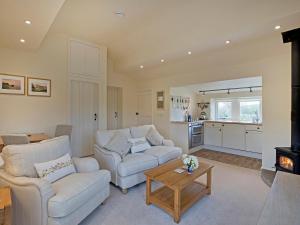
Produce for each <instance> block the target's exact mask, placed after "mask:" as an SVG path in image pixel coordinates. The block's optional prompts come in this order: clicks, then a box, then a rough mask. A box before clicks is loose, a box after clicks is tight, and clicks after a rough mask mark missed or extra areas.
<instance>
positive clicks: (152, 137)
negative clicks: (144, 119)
mask: <svg viewBox="0 0 300 225" xmlns="http://www.w3.org/2000/svg"><path fill="white" fill-rule="evenodd" d="M146 138H147V140H148V141H149V142H150V144H151V145H154V146H156V145H163V141H164V137H163V136H161V135H160V133H159V132H158V131H157V130H156V129H154V128H153V127H151V128H150V129H149V131H148V133H147V135H146Z"/></svg>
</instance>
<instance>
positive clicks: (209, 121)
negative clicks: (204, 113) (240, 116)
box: [205, 120, 262, 126]
mask: <svg viewBox="0 0 300 225" xmlns="http://www.w3.org/2000/svg"><path fill="white" fill-rule="evenodd" d="M205 123H228V124H241V125H257V126H262V123H251V122H240V121H228V120H227V121H219V120H205Z"/></svg>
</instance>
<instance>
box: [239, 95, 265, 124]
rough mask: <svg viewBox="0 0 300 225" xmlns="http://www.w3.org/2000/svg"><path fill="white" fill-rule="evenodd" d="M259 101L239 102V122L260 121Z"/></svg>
mask: <svg viewBox="0 0 300 225" xmlns="http://www.w3.org/2000/svg"><path fill="white" fill-rule="evenodd" d="M260 111H261V110H260V100H240V121H243V122H259V121H260V119H261V118H260Z"/></svg>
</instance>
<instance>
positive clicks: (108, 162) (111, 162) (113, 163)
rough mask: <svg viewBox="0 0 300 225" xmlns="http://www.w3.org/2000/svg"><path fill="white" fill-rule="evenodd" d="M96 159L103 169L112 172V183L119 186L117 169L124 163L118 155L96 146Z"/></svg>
mask: <svg viewBox="0 0 300 225" xmlns="http://www.w3.org/2000/svg"><path fill="white" fill-rule="evenodd" d="M94 153H95V155H94V157H95V159H97V161H98V162H99V164H100V168H101V169H106V170H109V171H110V172H111V178H112V182H113V183H114V184H116V185H117V172H118V171H117V169H118V165H119V164H120V162H121V161H122V159H121V156H120V155H119V154H118V153H115V152H111V151H107V150H105V149H103V148H101V147H99V146H98V145H96V144H95V145H94Z"/></svg>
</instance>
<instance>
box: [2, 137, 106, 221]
mask: <svg viewBox="0 0 300 225" xmlns="http://www.w3.org/2000/svg"><path fill="white" fill-rule="evenodd" d="M67 153H69V154H70V155H71V150H70V146H69V138H68V136H62V137H58V138H54V139H51V140H47V141H43V142H41V143H35V144H27V145H11V146H6V147H5V148H4V149H3V152H2V158H3V160H4V163H5V164H4V166H2V168H1V169H0V185H5V186H10V187H11V189H12V196H13V209H12V212H13V218H12V220H13V225H75V224H79V223H80V222H81V221H82V220H83V219H84V218H85V217H86V216H87V215H89V214H90V213H91V212H92V211H93V210H94V209H95V208H96V207H98V206H99V205H100V204H101V203H102V202H103V201H104V200H105V199H106V198H107V197H108V196H109V193H110V185H109V183H110V180H111V177H110V173H109V171H107V170H99V164H98V162H97V161H96V160H95V159H94V158H82V159H81V158H73V163H74V165H75V169H76V173H73V174H70V175H68V176H65V177H63V178H61V179H59V180H57V181H55V182H54V183H50V182H48V181H46V180H44V179H40V178H37V172H36V170H35V168H34V163H40V162H46V161H50V160H54V159H57V158H59V157H61V156H63V155H65V154H67Z"/></svg>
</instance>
